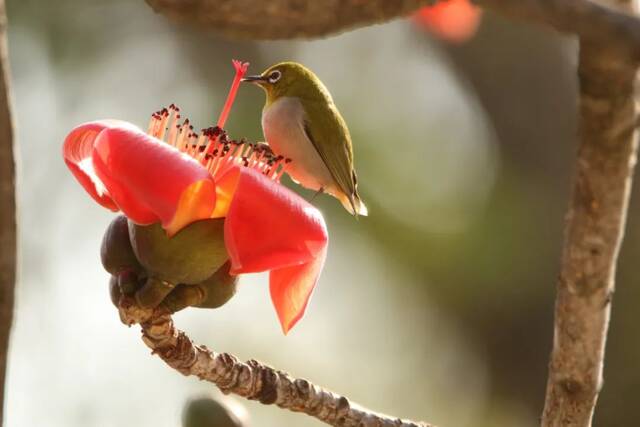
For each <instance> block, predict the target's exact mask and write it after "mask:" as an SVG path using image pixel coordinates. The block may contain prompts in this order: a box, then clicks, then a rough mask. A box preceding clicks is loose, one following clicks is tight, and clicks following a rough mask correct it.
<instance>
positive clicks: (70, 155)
mask: <svg viewBox="0 0 640 427" xmlns="http://www.w3.org/2000/svg"><path fill="white" fill-rule="evenodd" d="M126 125H128V123H126V122H120V121H117V120H102V121H96V122H89V123H85V124H82V125H80V126H78V127H76V128H75V129H73V130H72V131H71V132H70V133H69V135H67V137H66V138H65V140H64V145H63V146H62V155H63V157H64V162H65V163H66V164H67V167H69V169H70V170H71V172H72V173H73V175H74V176H75V177H76V179H77V180H78V181H79V182H80V184H81V185H82V186H83V187H84V189H85V190H86V191H87V193H89V195H90V196H91V197H93V198H94V199H95V201H97V202H98V203H100V204H101V205H102V206H104V207H106V208H108V209H111V210H112V211H117V210H118V206H116V204H115V203H114V202H113V200H112V199H111V196H110V194H109V192H108V191H107V189H106V188H105V186H104V184H103V183H102V181H101V180H100V178H98V177H97V176H96V173H95V170H94V169H93V163H92V161H91V153H92V151H93V144H94V142H95V139H96V137H97V136H98V134H99V133H100V132H102V130H104V129H106V128H108V127H113V126H126Z"/></svg>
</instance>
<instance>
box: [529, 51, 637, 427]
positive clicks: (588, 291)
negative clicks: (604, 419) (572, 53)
mask: <svg viewBox="0 0 640 427" xmlns="http://www.w3.org/2000/svg"><path fill="white" fill-rule="evenodd" d="M636 72H637V67H636V66H632V65H630V64H629V63H627V62H626V61H625V60H621V59H620V58H618V57H617V56H615V55H614V52H612V51H611V50H608V49H606V48H603V46H602V45H599V44H593V43H591V42H590V41H587V40H581V43H580V57H579V66H578V74H579V81H580V109H579V114H580V122H579V123H580V124H579V126H580V128H579V132H580V146H579V149H578V155H577V162H576V170H575V176H574V184H573V196H572V200H571V202H570V206H569V211H568V213H567V217H566V221H567V223H566V231H565V242H564V249H563V256H562V265H561V271H560V276H559V280H558V286H557V299H556V307H555V330H554V341H553V342H554V345H553V350H552V354H551V360H550V363H549V379H548V383H547V394H546V401H545V406H544V412H543V416H542V426H544V427H550V426H590V425H591V420H592V417H593V411H594V407H595V404H596V400H597V397H598V393H599V391H600V389H601V387H602V369H603V364H604V348H605V342H606V336H607V329H608V325H609V315H610V310H611V298H612V295H613V291H614V278H615V270H616V262H617V258H618V252H619V249H620V244H621V241H622V237H623V234H624V225H625V217H626V212H627V206H628V203H629V192H630V188H631V180H632V174H633V169H634V166H635V162H636V154H637V138H636V132H635V123H636V120H637V119H636V117H637V115H636V107H635V102H634V81H635V77H636Z"/></svg>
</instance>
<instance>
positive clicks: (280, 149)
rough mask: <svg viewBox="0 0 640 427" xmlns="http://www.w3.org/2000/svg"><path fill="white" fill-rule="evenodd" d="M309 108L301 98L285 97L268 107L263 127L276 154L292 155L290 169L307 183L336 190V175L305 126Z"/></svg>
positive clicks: (308, 186) (288, 170)
mask: <svg viewBox="0 0 640 427" xmlns="http://www.w3.org/2000/svg"><path fill="white" fill-rule="evenodd" d="M304 120H305V111H304V107H303V106H302V103H301V102H300V100H298V99H297V98H291V97H284V98H280V99H278V100H277V101H275V102H273V103H271V104H270V105H269V106H267V107H265V109H264V110H263V112H262V130H263V132H264V136H265V138H266V140H267V142H268V143H269V146H271V148H272V149H273V151H274V152H275V153H276V154H280V155H283V156H285V157H288V158H290V159H291V163H290V164H289V165H288V167H287V173H288V174H289V175H290V176H291V178H293V179H294V180H295V181H297V182H299V183H300V184H301V185H302V186H303V187H306V188H309V189H312V190H318V189H320V188H324V189H325V190H327V191H328V192H332V190H334V188H335V184H334V180H333V177H332V176H331V173H330V172H329V169H328V168H327V167H326V165H325V164H324V162H323V161H322V158H321V157H320V155H319V154H318V151H317V150H316V148H315V147H314V145H313V143H312V142H311V141H310V140H309V138H308V137H307V134H306V133H305V130H304Z"/></svg>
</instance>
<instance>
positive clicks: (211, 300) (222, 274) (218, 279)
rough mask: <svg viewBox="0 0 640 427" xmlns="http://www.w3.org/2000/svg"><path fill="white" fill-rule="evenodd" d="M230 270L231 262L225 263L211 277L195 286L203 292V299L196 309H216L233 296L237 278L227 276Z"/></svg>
mask: <svg viewBox="0 0 640 427" xmlns="http://www.w3.org/2000/svg"><path fill="white" fill-rule="evenodd" d="M230 269H231V262H229V261H227V262H226V263H225V264H224V265H223V266H222V267H220V268H219V269H218V271H216V272H215V273H214V274H213V276H211V277H210V278H208V279H207V280H205V281H204V282H202V283H199V284H198V285H197V286H198V287H200V288H201V289H202V290H203V291H204V298H203V300H202V302H200V303H199V304H197V305H196V307H200V308H218V307H220V306H222V305H224V304H225V303H226V302H227V301H229V300H230V299H231V297H232V296H234V295H235V293H236V285H237V284H238V276H233V275H231V274H229V270H230Z"/></svg>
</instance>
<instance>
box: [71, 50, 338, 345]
mask: <svg viewBox="0 0 640 427" xmlns="http://www.w3.org/2000/svg"><path fill="white" fill-rule="evenodd" d="M233 63H234V67H235V69H236V77H235V79H234V82H233V84H232V87H231V91H230V93H229V96H228V98H227V102H226V103H225V107H224V109H223V111H222V113H221V115H220V119H219V120H218V125H217V126H216V127H213V128H208V129H203V130H202V132H200V133H199V134H197V133H195V132H194V131H193V126H191V125H190V123H189V121H188V120H184V121H183V122H182V123H180V111H179V109H178V108H177V107H175V106H173V105H172V106H170V107H169V108H168V109H163V110H161V111H159V112H157V113H154V114H153V115H152V118H151V121H150V123H149V127H148V130H147V132H146V133H145V132H143V131H142V130H140V129H139V128H138V127H136V126H135V125H133V124H130V123H128V122H124V121H120V120H99V121H95V122H89V123H85V124H82V125H80V126H78V127H76V128H75V129H73V130H72V131H71V132H70V133H69V135H68V136H67V137H66V139H65V142H64V147H63V156H64V160H65V162H66V164H67V166H68V167H69V169H70V170H71V172H72V173H73V175H74V176H75V177H76V179H77V180H78V181H79V182H80V184H81V185H82V186H83V187H84V189H85V190H86V191H87V192H88V193H89V195H90V196H91V197H93V198H94V199H95V200H96V201H97V202H98V203H99V204H101V205H102V206H104V207H106V208H108V209H110V210H112V211H122V213H124V214H125V215H126V216H127V218H128V219H129V221H131V222H133V223H135V224H138V225H149V224H153V223H158V222H160V223H161V224H162V227H163V228H164V229H165V230H166V232H167V234H168V235H169V236H173V235H175V234H176V233H179V232H180V230H181V229H182V228H184V227H186V226H187V225H189V224H191V223H193V222H195V221H198V220H202V219H208V218H224V245H225V247H226V250H227V252H228V255H229V258H230V260H231V271H230V272H231V274H234V275H237V274H242V273H253V272H262V271H269V272H270V279H269V281H270V292H271V298H272V301H273V304H274V306H275V309H276V312H277V314H278V318H279V320H280V323H281V325H282V329H283V331H284V332H285V333H287V332H288V331H289V330H290V329H291V328H292V327H293V326H294V325H295V323H296V322H297V321H298V320H299V319H300V318H301V317H302V315H303V314H304V312H305V309H306V306H307V303H308V301H309V298H310V296H311V293H312V291H313V288H314V287H315V285H316V282H317V280H318V277H319V275H320V272H321V270H322V267H323V264H324V261H325V257H326V251H327V243H328V236H327V230H326V226H325V223H324V219H323V217H322V214H321V213H320V212H319V211H318V210H317V209H316V208H315V207H313V206H312V205H311V204H309V203H308V202H307V201H306V200H304V199H303V198H301V197H300V196H299V195H297V194H296V193H294V192H292V191H291V190H289V189H287V188H285V187H284V186H282V185H281V184H280V183H279V181H280V177H281V176H282V174H283V173H284V171H285V169H286V167H287V164H288V162H289V160H288V159H285V158H283V157H282V156H277V155H275V154H273V153H272V152H271V150H270V149H269V148H268V146H266V145H264V144H251V143H247V142H245V141H235V140H229V139H228V138H227V135H226V133H225V132H224V131H223V130H222V127H223V126H224V123H225V120H226V118H227V116H228V114H229V110H230V108H231V105H232V103H233V99H234V96H235V93H236V91H237V89H238V84H239V83H240V79H241V78H242V76H243V75H244V74H245V73H246V70H247V67H248V65H249V64H248V63H244V64H242V63H240V62H238V61H234V62H233Z"/></svg>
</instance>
